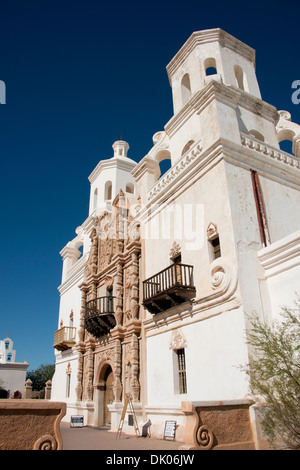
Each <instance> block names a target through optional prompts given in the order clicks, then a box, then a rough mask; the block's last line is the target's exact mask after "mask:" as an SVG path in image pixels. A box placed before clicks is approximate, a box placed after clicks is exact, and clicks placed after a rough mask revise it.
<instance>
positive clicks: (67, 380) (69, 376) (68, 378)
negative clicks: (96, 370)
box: [66, 374, 71, 398]
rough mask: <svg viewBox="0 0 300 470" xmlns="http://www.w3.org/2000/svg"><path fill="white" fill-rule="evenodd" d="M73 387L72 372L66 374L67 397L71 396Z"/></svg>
mask: <svg viewBox="0 0 300 470" xmlns="http://www.w3.org/2000/svg"><path fill="white" fill-rule="evenodd" d="M70 389H71V374H66V398H69V396H70Z"/></svg>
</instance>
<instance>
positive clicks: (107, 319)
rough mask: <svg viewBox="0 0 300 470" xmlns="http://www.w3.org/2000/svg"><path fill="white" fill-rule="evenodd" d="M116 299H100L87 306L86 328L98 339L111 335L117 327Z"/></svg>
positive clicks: (110, 297)
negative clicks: (111, 331)
mask: <svg viewBox="0 0 300 470" xmlns="http://www.w3.org/2000/svg"><path fill="white" fill-rule="evenodd" d="M114 299H115V297H112V296H106V297H98V298H97V299H93V300H90V301H89V302H87V303H86V305H85V319H84V320H85V328H86V330H87V331H88V332H89V333H91V334H92V335H93V336H95V337H96V338H99V337H100V336H103V335H105V334H107V333H109V331H110V330H111V329H112V328H114V326H116V319H115V315H114V313H115V312H114Z"/></svg>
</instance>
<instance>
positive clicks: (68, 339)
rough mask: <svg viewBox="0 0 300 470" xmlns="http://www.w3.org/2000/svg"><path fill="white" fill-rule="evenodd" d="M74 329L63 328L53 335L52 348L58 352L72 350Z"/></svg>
mask: <svg viewBox="0 0 300 470" xmlns="http://www.w3.org/2000/svg"><path fill="white" fill-rule="evenodd" d="M75 337H76V328H75V327H73V326H63V327H62V328H60V329H59V330H57V331H55V333H54V344H53V347H54V348H56V349H57V350H58V351H64V350H65V349H69V348H72V346H74V345H75V343H76V341H75Z"/></svg>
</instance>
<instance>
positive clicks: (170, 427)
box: [164, 421, 176, 441]
mask: <svg viewBox="0 0 300 470" xmlns="http://www.w3.org/2000/svg"><path fill="white" fill-rule="evenodd" d="M175 431H176V421H166V423H165V431H164V439H167V438H171V439H173V441H174V439H175Z"/></svg>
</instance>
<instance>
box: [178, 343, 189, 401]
mask: <svg viewBox="0 0 300 470" xmlns="http://www.w3.org/2000/svg"><path fill="white" fill-rule="evenodd" d="M176 355H177V361H178V385H179V393H180V394H184V393H187V383H186V367H185V352H184V349H177V351H176Z"/></svg>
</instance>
